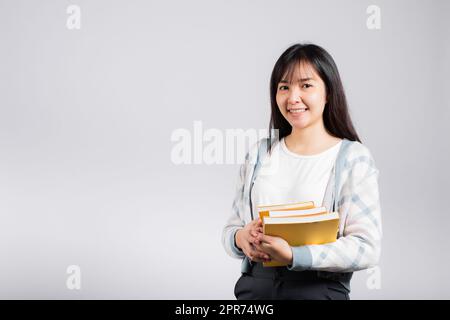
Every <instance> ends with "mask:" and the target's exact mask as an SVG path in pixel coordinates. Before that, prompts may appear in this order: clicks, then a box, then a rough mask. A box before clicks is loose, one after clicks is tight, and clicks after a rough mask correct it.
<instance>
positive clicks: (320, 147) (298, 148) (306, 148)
mask: <svg viewBox="0 0 450 320" xmlns="http://www.w3.org/2000/svg"><path fill="white" fill-rule="evenodd" d="M340 140H341V139H340V138H336V137H334V136H332V135H330V134H329V133H328V132H327V130H326V129H325V126H324V124H323V121H321V122H319V123H318V124H317V125H315V126H310V127H307V128H302V129H297V128H295V127H293V128H292V132H291V134H290V135H288V136H286V137H285V139H284V142H285V144H286V147H288V149H289V150H290V151H292V152H294V153H298V154H301V155H314V154H318V153H321V152H322V151H325V150H327V149H329V148H331V147H332V146H334V145H336V144H337V143H338V142H339V141H340Z"/></svg>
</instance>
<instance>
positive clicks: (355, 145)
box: [343, 139, 375, 167]
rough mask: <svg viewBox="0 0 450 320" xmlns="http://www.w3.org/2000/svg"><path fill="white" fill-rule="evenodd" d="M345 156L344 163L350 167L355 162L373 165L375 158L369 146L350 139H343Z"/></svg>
mask: <svg viewBox="0 0 450 320" xmlns="http://www.w3.org/2000/svg"><path fill="white" fill-rule="evenodd" d="M343 142H344V143H345V146H344V149H346V150H345V151H346V152H345V153H344V154H345V157H344V159H343V160H344V163H345V166H346V167H349V166H350V167H352V166H354V165H356V164H365V165H367V166H370V167H375V160H374V158H373V155H372V153H371V151H370V150H369V148H368V147H367V146H366V145H364V144H362V143H361V142H359V141H350V140H347V139H344V141H343Z"/></svg>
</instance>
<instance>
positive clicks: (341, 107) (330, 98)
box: [269, 44, 361, 151]
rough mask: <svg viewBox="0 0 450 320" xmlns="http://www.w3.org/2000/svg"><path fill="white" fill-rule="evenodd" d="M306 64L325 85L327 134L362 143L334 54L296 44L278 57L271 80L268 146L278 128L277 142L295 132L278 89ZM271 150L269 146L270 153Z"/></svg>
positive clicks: (318, 47)
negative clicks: (278, 97) (300, 65)
mask: <svg viewBox="0 0 450 320" xmlns="http://www.w3.org/2000/svg"><path fill="white" fill-rule="evenodd" d="M303 63H306V64H308V65H310V66H312V67H313V68H314V70H315V71H316V72H317V74H318V75H319V76H320V78H321V79H322V81H323V82H324V83H325V88H326V95H327V99H326V100H327V103H326V104H325V109H324V111H323V122H324V126H325V129H326V130H327V132H328V133H329V134H330V135H332V136H334V137H337V138H342V139H344V138H346V139H348V140H351V141H358V142H361V140H360V139H359V137H358V134H357V133H356V130H355V128H354V127H353V124H352V120H351V119H350V114H349V112H348V106H347V99H346V98H345V92H344V87H343V85H342V81H341V77H340V76H339V71H338V68H337V66H336V63H335V62H334V60H333V58H332V57H331V55H330V54H329V53H328V52H327V51H325V49H323V48H322V47H320V46H317V45H314V44H295V45H293V46H291V47H289V48H288V49H287V50H286V51H284V52H283V54H282V55H281V56H280V58H278V60H277V62H276V63H275V66H274V68H273V71H272V76H271V78H270V104H271V108H272V112H271V117H270V125H269V138H270V139H269V143H270V144H271V142H272V139H273V136H272V134H273V132H274V131H273V130H274V129H278V132H277V135H278V140H281V139H282V138H284V137H286V136H287V135H289V134H290V133H291V131H292V126H291V125H290V124H289V122H288V121H287V120H286V118H285V117H284V116H283V114H282V113H281V111H280V109H279V108H278V105H277V99H276V97H277V90H278V85H279V83H280V81H281V79H282V77H284V76H287V80H288V81H289V82H290V81H291V79H290V78H291V77H292V75H293V73H294V70H295V68H297V66H299V64H303ZM270 149H271V148H270V147H269V151H270Z"/></svg>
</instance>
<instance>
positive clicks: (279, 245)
mask: <svg viewBox="0 0 450 320" xmlns="http://www.w3.org/2000/svg"><path fill="white" fill-rule="evenodd" d="M254 245H255V247H256V248H258V249H259V250H261V251H264V252H265V253H267V254H268V255H269V256H270V257H271V259H272V260H277V261H279V262H282V263H286V264H288V265H291V264H292V249H291V246H290V245H289V243H288V242H287V241H286V240H284V239H283V238H280V237H272V236H268V235H265V234H263V233H258V235H257V237H256V241H255V243H254Z"/></svg>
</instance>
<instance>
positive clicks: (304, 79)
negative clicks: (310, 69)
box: [280, 78, 314, 83]
mask: <svg viewBox="0 0 450 320" xmlns="http://www.w3.org/2000/svg"><path fill="white" fill-rule="evenodd" d="M310 80H314V79H313V78H301V79H300V80H299V82H305V81H310ZM280 83H289V81H287V80H285V79H283V80H281V81H280Z"/></svg>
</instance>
